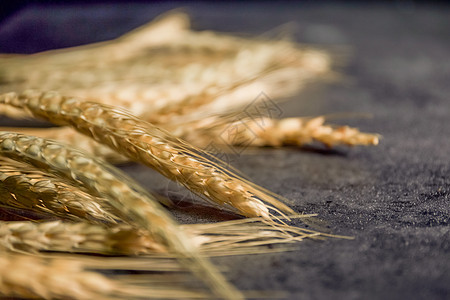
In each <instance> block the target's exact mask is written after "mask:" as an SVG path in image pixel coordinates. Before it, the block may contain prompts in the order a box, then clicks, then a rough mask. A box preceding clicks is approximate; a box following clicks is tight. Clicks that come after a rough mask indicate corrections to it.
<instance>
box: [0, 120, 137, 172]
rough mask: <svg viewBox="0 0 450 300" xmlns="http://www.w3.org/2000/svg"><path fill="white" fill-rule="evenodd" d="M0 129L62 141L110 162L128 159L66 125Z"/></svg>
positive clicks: (0, 128)
mask: <svg viewBox="0 0 450 300" xmlns="http://www.w3.org/2000/svg"><path fill="white" fill-rule="evenodd" d="M0 131H9V132H17V133H20V134H25V135H32V136H37V137H41V138H45V139H51V140H57V141H60V142H64V143H66V144H68V145H70V146H72V147H76V148H80V149H83V150H85V151H86V152H89V153H91V154H92V155H93V156H95V157H98V158H100V159H103V160H106V161H108V162H109V163H112V164H120V163H124V162H127V161H129V159H128V158H127V157H125V156H123V155H120V154H119V153H117V152H116V151H114V150H112V149H111V148H110V147H108V146H105V145H102V144H100V143H98V142H96V141H95V140H93V139H91V138H89V137H87V136H85V135H83V134H81V133H79V132H77V131H76V130H74V129H72V128H70V127H67V126H64V127H51V128H37V127H1V126H0Z"/></svg>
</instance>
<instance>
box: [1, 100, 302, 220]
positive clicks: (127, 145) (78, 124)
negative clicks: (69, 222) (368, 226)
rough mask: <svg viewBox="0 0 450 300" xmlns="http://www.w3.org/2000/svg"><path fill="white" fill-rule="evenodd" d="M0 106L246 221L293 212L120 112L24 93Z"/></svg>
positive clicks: (184, 145) (191, 149) (192, 150)
mask: <svg viewBox="0 0 450 300" xmlns="http://www.w3.org/2000/svg"><path fill="white" fill-rule="evenodd" d="M0 102H1V103H5V104H10V105H13V106H15V107H19V108H27V109H29V110H30V111H31V112H32V113H33V114H34V115H35V116H37V117H41V118H44V119H46V120H49V121H51V122H53V123H55V124H58V125H71V126H73V127H74V128H75V129H77V130H78V131H80V132H81V133H83V134H86V135H88V136H91V137H93V138H94V139H95V140H97V141H99V142H101V143H104V144H106V145H108V146H110V147H111V148H113V149H115V150H116V151H117V152H119V153H121V154H124V155H126V156H128V157H129V158H131V159H133V160H138V161H140V162H142V163H144V164H146V165H148V166H150V167H151V168H153V169H155V170H157V171H158V172H160V173H161V174H163V175H164V176H166V177H168V178H169V179H172V180H174V181H177V182H179V183H181V184H182V185H184V186H185V187H187V188H188V189H190V190H191V191H193V192H195V193H197V194H198V195H200V196H203V197H207V198H209V199H211V200H212V201H214V202H216V203H218V204H221V205H224V204H229V205H231V207H234V208H236V209H237V210H238V211H239V212H240V213H241V214H242V215H244V216H248V217H256V216H261V217H265V218H267V219H269V218H270V215H271V212H270V211H269V210H270V209H272V210H273V211H276V209H275V208H274V207H276V208H278V209H281V210H283V211H284V212H287V213H293V211H292V209H290V208H289V207H287V206H286V205H284V204H283V203H281V202H279V201H278V200H277V199H276V198H275V197H274V196H273V195H271V194H270V193H268V192H267V191H265V190H263V189H262V188H259V187H257V186H255V185H253V184H251V183H249V182H247V181H245V180H243V179H241V178H240V177H239V176H237V175H235V174H234V173H232V172H230V171H227V170H226V169H224V167H222V166H220V165H219V164H217V163H214V162H212V161H210V160H209V159H207V158H205V157H204V156H202V155H200V154H201V153H204V152H202V151H201V150H199V149H197V148H195V147H193V146H190V145H188V144H187V143H185V142H183V141H181V140H178V139H176V138H175V137H173V136H171V135H170V134H169V133H167V132H165V131H162V130H160V129H159V128H157V127H155V126H154V125H152V124H150V123H147V122H144V121H142V120H140V119H138V118H136V117H133V116H131V115H129V114H128V113H126V112H123V111H121V110H120V109H116V108H111V107H108V106H104V105H101V104H98V103H90V102H84V101H81V100H78V99H75V98H65V97H63V96H62V95H60V94H59V93H56V92H47V93H40V92H37V91H27V92H24V93H23V94H21V95H20V96H19V95H17V94H15V93H8V94H3V95H1V96H0ZM199 153H200V154H199ZM257 198H259V199H257ZM263 201H265V202H267V203H269V204H270V205H267V204H264V202H263ZM271 205H273V206H271Z"/></svg>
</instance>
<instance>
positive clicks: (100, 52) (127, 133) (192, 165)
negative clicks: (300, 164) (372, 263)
mask: <svg viewBox="0 0 450 300" xmlns="http://www.w3.org/2000/svg"><path fill="white" fill-rule="evenodd" d="M332 76H333V71H332V59H331V55H330V54H329V53H328V52H327V51H325V50H318V49H315V48H312V47H306V46H299V45H297V44H295V43H293V42H290V41H286V40H267V39H258V38H252V39H249V38H240V37H234V36H230V35H224V34H218V33H214V32H196V31H192V30H190V29H189V20H188V18H187V16H186V15H185V14H182V13H170V14H167V15H165V16H163V17H160V18H158V19H157V20H156V21H154V22H152V23H150V24H148V25H145V26H143V27H141V28H139V29H137V30H134V31H132V32H130V33H128V34H125V35H124V36H121V37H119V38H117V39H115V40H112V41H108V42H102V43H98V44H93V45H88V46H81V47H75V48H69V49H64V50H52V51H47V52H43V53H37V54H33V55H5V56H0V82H1V84H0V92H1V94H0V112H1V113H2V114H4V115H6V116H8V117H10V118H32V117H35V118H38V119H43V120H46V121H49V122H51V123H53V124H55V125H57V127H51V128H48V127H46V128H18V127H8V128H6V127H4V128H2V129H0V131H1V132H0V191H1V194H0V203H1V215H2V221H0V251H1V254H0V295H3V296H18V297H25V298H26V297H33V298H35V297H42V298H60V297H67V296H68V295H70V297H71V298H74V299H92V298H94V297H95V298H98V299H109V298H125V299H130V298H177V299H178V298H224V299H242V298H245V297H251V294H249V293H246V292H241V291H239V290H237V289H236V288H235V287H234V286H233V285H232V284H230V283H229V282H227V280H226V279H225V277H224V276H223V275H222V274H221V273H220V272H219V271H217V269H216V268H215V267H214V266H213V265H212V264H211V263H210V262H209V260H208V256H216V255H231V254H240V255H244V254H245V255H250V254H254V253H262V252H267V251H274V250H270V249H269V248H267V247H266V246H267V245H269V244H281V245H282V246H281V247H279V248H273V249H275V250H277V251H284V250H289V249H291V247H290V246H291V245H292V244H294V243H296V242H299V241H301V240H303V239H307V238H308V239H323V238H326V237H329V236H332V235H329V234H326V233H322V232H319V231H314V230H311V229H307V228H300V227H295V226H292V225H288V224H287V221H288V220H289V219H290V218H302V219H303V220H309V219H311V218H313V217H314V216H313V215H306V214H296V213H295V212H294V211H293V210H292V209H291V208H290V207H289V206H288V205H287V204H285V203H284V202H283V200H284V199H283V198H282V197H281V196H278V195H276V194H274V193H271V192H269V191H267V190H266V189H264V188H262V187H259V186H257V185H255V184H253V183H252V182H250V181H248V180H246V179H244V178H243V177H242V176H241V175H239V174H238V172H237V171H236V170H234V169H232V168H231V167H229V166H227V165H226V163H225V162H224V161H223V160H220V159H218V158H216V157H214V155H212V151H211V145H213V146H214V149H222V150H221V151H226V150H225V149H230V148H232V147H260V146H273V147H279V146H283V145H296V146H302V145H304V144H308V143H311V142H320V143H323V144H325V145H326V146H328V147H332V146H335V145H338V144H344V145H376V144H377V143H378V135H376V134H368V133H361V132H360V131H359V130H357V129H356V128H350V127H347V126H344V127H342V126H341V127H336V126H332V125H327V124H325V118H324V117H323V116H318V117H315V118H289V119H274V118H272V116H271V115H270V114H265V113H262V114H261V113H256V112H253V113H252V112H251V111H249V110H248V108H249V107H251V104H252V101H254V100H255V98H256V96H258V95H260V94H261V92H263V93H264V94H265V95H270V101H271V102H270V103H275V102H274V101H277V100H280V99H283V98H286V97H288V96H292V95H295V94H296V93H298V92H299V91H300V90H301V89H302V88H303V87H304V86H305V85H306V84H308V83H309V82H311V81H317V80H323V79H325V78H329V77H332ZM112 105H114V106H112ZM249 105H250V106H249ZM243 112H245V113H243ZM229 128H232V130H233V132H234V133H235V134H234V135H232V134H222V133H224V132H227V130H229ZM80 148H82V149H83V150H80ZM125 161H135V162H139V163H142V164H144V165H146V166H148V167H150V168H152V169H154V170H156V171H157V172H159V173H160V174H162V175H163V176H165V177H167V178H168V179H170V180H172V181H175V182H177V183H179V184H181V185H182V186H184V187H185V188H187V189H188V190H190V191H192V192H193V193H194V194H196V195H198V196H199V197H200V198H202V199H204V200H207V201H209V202H210V203H211V204H212V205H215V206H216V207H217V208H220V209H226V210H229V211H231V212H233V213H235V214H236V216H237V215H241V216H242V217H244V218H240V219H239V218H238V217H237V219H236V220H233V221H224V222H218V223H211V224H192V225H180V224H178V223H177V222H176V221H175V219H174V218H173V217H172V216H171V214H170V212H169V211H168V210H167V209H166V208H165V207H164V206H163V205H162V204H160V202H161V201H162V202H163V203H167V201H170V199H169V200H167V199H164V197H162V196H159V195H156V194H154V193H152V192H150V191H149V190H148V189H146V188H143V187H141V186H140V185H139V184H138V183H137V182H135V181H134V180H133V179H131V178H130V177H128V176H127V175H126V174H125V173H123V172H122V171H120V170H119V169H117V168H116V167H114V166H112V165H111V163H119V162H125ZM93 255H95V256H93ZM99 255H101V256H99ZM130 270H131V271H133V272H132V274H134V275H129V273H127V272H126V271H130ZM186 271H189V272H186ZM107 274H109V275H107ZM120 274H121V275H120ZM124 274H128V275H124ZM189 274H194V275H195V276H189Z"/></svg>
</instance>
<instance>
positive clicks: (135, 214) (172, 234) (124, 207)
mask: <svg viewBox="0 0 450 300" xmlns="http://www.w3.org/2000/svg"><path fill="white" fill-rule="evenodd" d="M0 155H3V156H6V157H9V158H11V159H15V160H18V161H23V162H26V163H29V164H32V165H33V166H35V167H37V168H41V169H43V170H46V171H48V172H55V173H57V174H58V175H60V176H65V177H66V178H68V179H71V180H73V181H74V182H77V183H78V184H80V185H83V186H84V187H85V188H86V189H88V190H89V191H90V192H91V193H93V194H94V195H98V196H101V197H104V198H107V199H108V200H109V202H110V204H111V205H112V206H113V207H114V208H116V209H117V210H118V211H120V212H121V213H123V214H124V215H125V216H127V217H128V218H129V220H133V221H134V222H135V224H137V225H139V226H141V227H142V228H143V229H145V230H147V231H148V232H149V233H150V234H151V235H152V236H153V237H154V238H155V240H156V241H158V242H160V243H161V244H163V245H165V246H167V248H168V250H169V251H170V252H171V253H174V254H175V255H176V256H177V258H178V259H179V260H180V262H181V263H183V264H185V265H186V266H187V267H189V268H190V270H191V271H192V272H193V273H194V274H196V275H197V276H198V277H199V278H200V279H202V280H203V281H204V282H205V283H206V284H208V286H209V287H210V288H211V290H212V291H213V292H214V293H215V294H216V295H217V296H218V297H222V298H225V299H241V298H242V294H241V293H240V292H239V291H237V290H236V289H235V288H234V287H233V286H232V285H230V284H229V283H228V282H227V281H226V279H225V278H224V277H223V276H222V274H220V273H219V272H218V271H217V270H216V269H215V268H214V266H213V265H212V264H211V263H209V262H208V261H207V260H206V259H205V258H203V257H201V256H200V255H199V254H198V252H197V249H196V247H195V246H194V245H193V244H192V242H191V241H190V240H189V238H187V237H186V235H185V234H184V233H183V232H182V230H181V229H180V227H179V226H178V224H177V223H176V222H175V221H174V220H173V219H172V217H171V216H170V215H169V214H168V213H167V212H166V211H165V210H164V208H162V206H160V204H159V203H158V202H157V200H156V199H155V198H154V197H152V196H151V195H150V194H149V193H148V192H147V191H146V190H145V189H143V188H142V187H141V186H140V185H139V184H138V183H137V182H135V181H134V180H132V179H131V178H130V177H128V176H127V175H126V174H124V173H123V172H121V171H120V170H118V169H116V168H114V167H113V166H112V165H109V164H107V163H106V162H103V161H100V160H98V159H96V158H94V157H92V156H91V155H89V154H88V153H86V152H83V151H81V150H77V149H74V148H71V147H68V146H66V145H64V144H60V143H58V142H56V141H51V140H45V139H42V138H37V137H32V136H26V135H20V134H17V133H9V132H6V133H0Z"/></svg>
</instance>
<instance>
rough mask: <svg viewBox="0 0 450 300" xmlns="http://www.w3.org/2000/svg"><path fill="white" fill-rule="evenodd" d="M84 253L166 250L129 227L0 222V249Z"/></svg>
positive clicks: (108, 253) (111, 253)
mask: <svg viewBox="0 0 450 300" xmlns="http://www.w3.org/2000/svg"><path fill="white" fill-rule="evenodd" d="M1 248H3V250H9V251H21V252H23V251H25V252H31V253H36V252H39V251H62V252H78V253H80V252H86V253H95V254H107V255H137V254H146V253H147V254H148V253H161V252H166V253H167V249H166V247H165V246H164V245H162V244H161V243H158V242H157V241H155V240H154V239H152V237H151V236H150V235H149V234H147V233H145V231H143V230H138V229H136V228H134V227H132V226H130V225H115V226H110V227H104V226H100V225H93V224H89V223H86V222H78V223H67V222H61V221H50V222H30V221H28V222H27V221H25V222H16V221H13V222H4V221H0V250H1Z"/></svg>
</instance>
